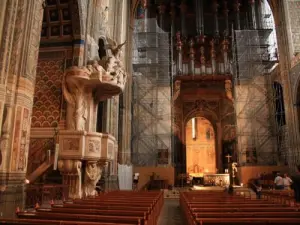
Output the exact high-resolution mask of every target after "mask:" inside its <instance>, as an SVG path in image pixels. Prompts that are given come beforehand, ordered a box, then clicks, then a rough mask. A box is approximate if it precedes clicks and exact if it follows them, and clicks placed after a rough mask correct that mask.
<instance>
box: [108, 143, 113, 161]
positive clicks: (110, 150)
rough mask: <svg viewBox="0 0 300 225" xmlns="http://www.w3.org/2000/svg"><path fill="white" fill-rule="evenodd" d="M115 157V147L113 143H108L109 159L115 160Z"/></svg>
mask: <svg viewBox="0 0 300 225" xmlns="http://www.w3.org/2000/svg"><path fill="white" fill-rule="evenodd" d="M113 156H114V145H113V143H108V145H107V158H113Z"/></svg>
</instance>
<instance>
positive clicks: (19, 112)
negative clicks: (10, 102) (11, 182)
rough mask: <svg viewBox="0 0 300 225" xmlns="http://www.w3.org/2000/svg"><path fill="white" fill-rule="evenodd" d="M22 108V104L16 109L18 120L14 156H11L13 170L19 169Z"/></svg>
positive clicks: (13, 148) (15, 129)
mask: <svg viewBox="0 0 300 225" xmlns="http://www.w3.org/2000/svg"><path fill="white" fill-rule="evenodd" d="M21 116H22V108H21V106H18V107H17V111H16V122H15V128H14V141H13V146H12V156H11V165H10V168H11V171H16V170H17V160H18V152H19V146H20V134H21V132H20V131H21V123H22V117H21Z"/></svg>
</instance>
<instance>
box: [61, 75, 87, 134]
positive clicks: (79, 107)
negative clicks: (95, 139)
mask: <svg viewBox="0 0 300 225" xmlns="http://www.w3.org/2000/svg"><path fill="white" fill-rule="evenodd" d="M62 89H63V95H64V97H65V99H66V101H67V127H68V129H70V130H85V124H86V119H87V102H86V98H85V95H84V90H83V88H82V87H81V86H80V85H75V84H74V85H72V87H70V86H69V85H68V84H67V82H66V78H65V77H64V79H63V82H62ZM70 89H72V90H70Z"/></svg>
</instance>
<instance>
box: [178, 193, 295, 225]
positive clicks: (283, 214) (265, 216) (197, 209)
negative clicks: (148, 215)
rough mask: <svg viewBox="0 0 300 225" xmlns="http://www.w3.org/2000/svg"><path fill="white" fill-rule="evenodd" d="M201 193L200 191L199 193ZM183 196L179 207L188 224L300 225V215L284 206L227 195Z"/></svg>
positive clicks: (181, 194) (189, 194) (187, 194)
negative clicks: (299, 224)
mask: <svg viewBox="0 0 300 225" xmlns="http://www.w3.org/2000/svg"><path fill="white" fill-rule="evenodd" d="M197 192H198V191H197ZM197 192H194V193H193V192H186V193H180V205H181V208H182V210H183V213H184V215H185V217H186V219H187V221H188V224H189V225H198V224H202V225H203V224H228V225H229V224H232V225H237V224H298V223H299V222H300V212H299V209H297V208H290V207H288V206H287V205H284V204H282V203H275V202H270V201H266V200H249V199H247V200H246V201H245V199H241V198H240V197H236V196H228V195H227V194H225V193H220V192H219V193H215V194H213V193H206V192H205V191H203V192H201V191H200V192H201V194H200V193H199V192H198V193H197Z"/></svg>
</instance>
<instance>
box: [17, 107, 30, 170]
mask: <svg viewBox="0 0 300 225" xmlns="http://www.w3.org/2000/svg"><path fill="white" fill-rule="evenodd" d="M29 132H30V115H29V110H28V109H26V108H24V109H23V120H22V127H21V139H20V150H19V162H18V170H21V171H23V170H24V169H26V165H27V157H28V149H29V141H27V139H28V138H29Z"/></svg>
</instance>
